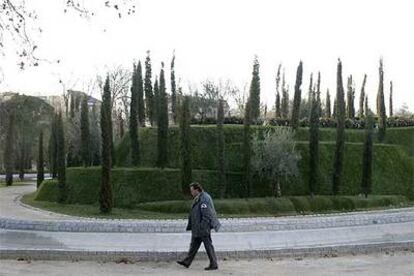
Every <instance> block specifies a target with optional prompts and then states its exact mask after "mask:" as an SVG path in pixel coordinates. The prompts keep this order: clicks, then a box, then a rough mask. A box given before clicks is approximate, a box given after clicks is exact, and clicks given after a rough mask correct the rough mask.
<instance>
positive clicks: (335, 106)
mask: <svg viewBox="0 0 414 276" xmlns="http://www.w3.org/2000/svg"><path fill="white" fill-rule="evenodd" d="M336 112H337V102H336V98H335V99H334V105H333V112H332V117H333V118H334V119H336Z"/></svg>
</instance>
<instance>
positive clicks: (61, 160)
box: [56, 112, 68, 203]
mask: <svg viewBox="0 0 414 276" xmlns="http://www.w3.org/2000/svg"><path fill="white" fill-rule="evenodd" d="M56 126H57V128H56V134H57V135H56V137H57V174H58V175H57V177H58V187H59V194H58V202H59V203H64V202H65V201H66V199H67V197H68V194H67V187H66V160H65V159H66V158H65V157H66V151H65V131H64V128H63V119H62V113H61V112H60V113H59V115H58V118H57V124H56Z"/></svg>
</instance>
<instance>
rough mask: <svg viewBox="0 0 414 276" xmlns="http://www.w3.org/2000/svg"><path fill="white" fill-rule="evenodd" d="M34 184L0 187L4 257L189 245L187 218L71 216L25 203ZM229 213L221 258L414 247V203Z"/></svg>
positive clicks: (162, 252) (167, 255)
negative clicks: (338, 210)
mask: <svg viewBox="0 0 414 276" xmlns="http://www.w3.org/2000/svg"><path fill="white" fill-rule="evenodd" d="M33 189H34V187H33V186H30V185H29V186H16V187H9V188H0V202H1V203H0V204H2V205H0V207H1V209H2V210H1V213H0V217H1V216H3V215H4V216H5V217H2V218H0V258H15V257H18V256H29V257H30V258H40V259H68V258H69V259H86V260H88V259H99V260H102V259H109V260H111V259H116V258H120V257H127V258H129V259H133V260H147V261H148V260H176V259H177V258H179V257H180V256H181V255H182V254H183V253H184V252H185V251H186V250H187V248H188V244H189V240H190V234H189V233H186V232H184V230H183V228H184V227H183V226H184V224H185V221H184V220H166V221H165V220H164V221H163V220H155V221H149V220H143V221H141V220H90V219H79V218H68V217H66V216H60V215H57V214H53V213H48V212H44V211H38V210H33V209H28V208H26V207H24V206H22V205H20V204H19V200H18V198H19V196H21V195H22V194H23V193H26V192H30V191H33ZM3 207H4V210H3ZM13 209H15V210H13ZM17 218H19V219H18V220H17ZM21 218H24V219H21ZM222 221H223V225H224V227H223V231H221V232H219V233H214V234H213V241H214V244H215V246H216V250H217V252H218V255H219V256H220V257H222V258H224V257H265V256H282V255H295V256H302V255H308V254H313V253H315V254H332V252H337V253H341V252H342V253H350V252H370V251H372V250H374V251H378V250H383V249H384V248H397V249H398V248H399V249H401V248H402V249H412V248H414V208H407V209H395V210H387V211H375V212H360V213H344V214H334V215H318V216H299V217H284V218H251V219H230V220H222ZM56 225H58V226H62V227H63V228H62V229H60V228H59V227H57V226H56ZM32 227H34V228H32ZM65 227H66V228H65ZM88 227H89V228H88ZM93 227H98V228H93ZM134 227H136V229H135V230H134ZM263 227H264V228H263ZM94 229H95V230H96V231H95V230H94ZM164 230H165V231H164ZM201 255H202V256H204V257H205V254H204V255H203V254H201Z"/></svg>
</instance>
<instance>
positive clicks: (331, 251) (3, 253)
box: [0, 242, 414, 262]
mask: <svg viewBox="0 0 414 276" xmlns="http://www.w3.org/2000/svg"><path fill="white" fill-rule="evenodd" d="M389 251H411V252H414V242H400V243H376V244H355V245H335V246H324V247H307V248H290V249H274V250H248V251H218V252H216V253H217V257H218V258H219V259H221V260H226V259H242V258H282V257H294V258H301V257H310V256H318V257H336V256H338V255H346V254H369V253H374V252H389ZM185 254H186V252H182V251H175V252H155V251H154V252H151V251H80V250H44V249H41V250H39V249H23V250H19V249H0V259H22V260H71V261H115V262H117V261H118V262H119V261H122V262H150V261H152V262H153V261H155V262H157V261H176V260H178V259H180V258H183V256H185ZM197 258H201V259H207V255H206V253H205V252H200V253H199V254H198V255H197Z"/></svg>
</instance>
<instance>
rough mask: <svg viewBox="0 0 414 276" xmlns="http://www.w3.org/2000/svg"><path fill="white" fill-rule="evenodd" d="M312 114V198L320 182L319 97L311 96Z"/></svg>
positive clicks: (310, 181)
mask: <svg viewBox="0 0 414 276" xmlns="http://www.w3.org/2000/svg"><path fill="white" fill-rule="evenodd" d="M317 89H318V90H317V91H316V93H319V92H320V91H319V89H320V74H319V75H318V84H317ZM310 100H311V104H312V105H311V114H310V128H309V138H310V139H309V154H310V158H309V161H310V162H309V171H310V174H309V191H310V194H311V196H313V195H315V194H316V193H317V185H318V183H319V181H320V172H319V107H320V103H319V101H318V99H317V95H315V93H312V95H311V99H310Z"/></svg>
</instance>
